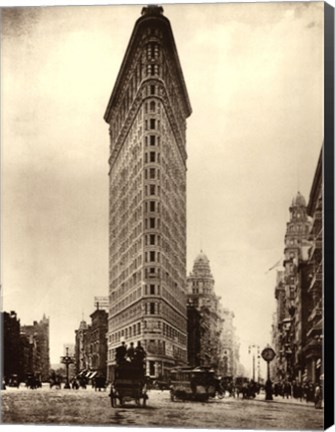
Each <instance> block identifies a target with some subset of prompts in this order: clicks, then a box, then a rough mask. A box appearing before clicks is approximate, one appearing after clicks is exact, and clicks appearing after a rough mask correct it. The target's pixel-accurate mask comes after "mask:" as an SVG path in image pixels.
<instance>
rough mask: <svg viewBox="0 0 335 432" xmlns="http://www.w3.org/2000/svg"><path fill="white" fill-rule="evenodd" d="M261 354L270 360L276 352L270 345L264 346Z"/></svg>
mask: <svg viewBox="0 0 335 432" xmlns="http://www.w3.org/2000/svg"><path fill="white" fill-rule="evenodd" d="M261 355H262V357H263V359H264V360H265V361H267V362H270V361H272V360H273V359H274V358H275V356H276V353H275V352H274V350H273V349H272V348H271V347H266V348H264V349H263V351H262V353H261Z"/></svg>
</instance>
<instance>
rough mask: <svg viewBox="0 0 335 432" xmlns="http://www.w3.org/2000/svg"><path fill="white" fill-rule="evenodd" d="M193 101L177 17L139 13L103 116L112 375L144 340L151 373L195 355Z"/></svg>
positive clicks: (157, 10)
mask: <svg viewBox="0 0 335 432" xmlns="http://www.w3.org/2000/svg"><path fill="white" fill-rule="evenodd" d="M190 114H191V106H190V102H189V98H188V94H187V90H186V86H185V81H184V77H183V73H182V69H181V65H180V62H179V58H178V54H177V49H176V45H175V41H174V37H173V33H172V29H171V25H170V22H169V20H168V19H167V18H166V17H165V16H164V15H163V8H162V7H159V6H147V7H144V8H143V9H142V15H141V17H140V18H139V19H138V20H137V21H136V23H135V27H134V30H133V33H132V35H131V38H130V41H129V44H128V47H127V50H126V53H125V56H124V59H123V61H122V64H121V68H120V71H119V74H118V76H117V79H116V83H115V86H114V89H113V91H112V95H111V97H110V100H109V103H108V106H107V109H106V112H105V115H104V119H105V121H106V122H107V123H108V124H109V132H110V158H109V168H110V170H109V204H110V206H109V318H108V359H107V364H108V376H109V378H110V377H111V376H112V374H113V366H114V364H115V349H116V347H117V346H119V345H120V342H121V340H123V339H124V340H125V341H126V343H127V345H128V346H129V344H130V342H134V344H135V345H136V343H137V341H141V343H142V345H143V346H144V348H145V350H146V352H147V358H146V368H147V374H148V375H150V376H152V377H158V376H162V375H163V376H164V375H165V373H166V371H167V370H168V369H169V368H171V367H173V366H174V365H176V364H185V363H186V362H187V352H186V347H187V340H186V339H187V322H186V321H187V318H186V317H187V315H186V159H187V154H186V119H187V117H189V116H190Z"/></svg>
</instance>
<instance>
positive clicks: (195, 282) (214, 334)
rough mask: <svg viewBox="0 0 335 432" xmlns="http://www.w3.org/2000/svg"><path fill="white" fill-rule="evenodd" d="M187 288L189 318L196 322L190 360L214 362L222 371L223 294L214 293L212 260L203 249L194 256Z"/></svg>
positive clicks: (205, 363) (194, 363)
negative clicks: (210, 263) (221, 299)
mask: <svg viewBox="0 0 335 432" xmlns="http://www.w3.org/2000/svg"><path fill="white" fill-rule="evenodd" d="M187 290H188V291H187V301H188V319H189V322H192V323H193V325H192V326H190V328H189V334H188V338H189V344H188V356H189V363H190V364H191V365H192V366H211V367H214V368H215V369H217V370H219V371H220V369H221V362H222V343H221V339H220V335H221V332H222V317H221V315H220V310H221V307H220V297H218V296H217V295H216V294H215V291H214V278H213V275H212V272H211V269H210V265H209V260H208V258H207V256H206V255H205V254H204V253H203V252H202V251H201V252H200V254H199V255H198V256H197V258H196V259H195V261H194V264H193V270H192V272H191V273H190V275H189V276H188V278H187ZM196 311H197V312H198V315H197V313H196ZM198 335H199V336H200V341H199V337H198Z"/></svg>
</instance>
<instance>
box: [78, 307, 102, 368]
mask: <svg viewBox="0 0 335 432" xmlns="http://www.w3.org/2000/svg"><path fill="white" fill-rule="evenodd" d="M90 318H91V324H89V325H88V324H87V323H86V321H84V320H82V321H81V322H80V325H79V328H78V329H77V330H75V335H76V337H75V341H76V343H75V347H74V361H75V372H76V374H79V373H81V372H83V371H92V372H96V373H98V374H99V375H100V376H104V377H106V375H107V329H108V313H107V312H106V311H105V309H100V308H99V307H97V308H96V310H95V311H94V312H93V313H92V314H91V315H90Z"/></svg>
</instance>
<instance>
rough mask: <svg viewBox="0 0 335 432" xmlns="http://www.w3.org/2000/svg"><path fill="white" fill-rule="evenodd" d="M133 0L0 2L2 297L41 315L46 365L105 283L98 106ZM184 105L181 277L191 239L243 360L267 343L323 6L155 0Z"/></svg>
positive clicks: (307, 164)
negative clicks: (169, 38) (184, 92)
mask: <svg viewBox="0 0 335 432" xmlns="http://www.w3.org/2000/svg"><path fill="white" fill-rule="evenodd" d="M141 7H142V6H128V7H126V6H118V7H117V6H100V7H98V6H91V7H57V8H23V9H21V10H11V11H4V12H3V14H2V19H3V29H2V37H3V41H2V57H1V60H2V65H1V66H2V88H1V112H2V136H1V138H2V285H3V292H4V298H3V309H4V310H7V311H8V310H15V311H16V312H17V313H18V316H19V318H20V320H21V324H31V323H32V322H33V321H34V320H40V319H41V318H42V316H43V313H45V314H46V315H47V316H48V317H50V344H51V362H52V363H57V362H59V357H60V356H61V355H62V354H63V344H65V343H74V331H75V329H76V328H78V326H79V323H80V320H81V319H82V316H84V318H85V319H86V320H87V321H89V320H90V319H89V315H90V314H91V313H92V312H93V310H94V308H93V297H94V296H95V295H107V294H108V157H109V154H108V149H109V136H108V125H107V124H106V123H105V122H104V120H103V114H104V111H105V108H106V106H107V103H108V100H109V97H110V94H111V92H112V89H113V86H114V83H115V79H116V76H117V73H118V71H119V68H120V65H121V62H122V59H123V56H124V53H125V50H126V48H127V45H128V41H129V38H130V35H131V32H132V30H133V27H134V23H135V21H136V19H137V18H138V17H139V16H140V12H141ZM164 11H165V12H164V13H165V16H166V17H168V19H169V20H170V22H171V25H172V29H173V33H174V36H175V41H176V45H177V49H178V53H179V57H180V62H181V65H182V69H183V72H184V77H185V81H186V86H187V89H188V92H189V97H190V101H191V105H192V108H193V113H192V115H191V117H190V118H189V120H188V123H187V152H188V162H187V166H188V172H187V181H188V188H187V209H188V217H187V232H188V239H187V246H188V247H187V249H188V269H187V272H188V273H189V272H190V271H191V269H192V266H193V261H194V259H195V257H196V256H197V254H198V253H199V251H200V249H203V251H204V252H205V253H206V255H207V256H208V258H209V260H210V265H211V269H212V273H213V276H214V278H215V287H216V292H217V294H218V295H220V296H221V297H222V304H223V306H224V307H228V308H230V309H232V310H233V311H234V312H235V324H236V328H237V333H238V336H239V337H240V340H241V359H242V361H243V363H244V364H245V366H246V367H247V368H250V366H251V359H250V358H249V357H248V353H247V350H248V345H249V344H259V345H260V346H261V348H263V347H264V346H265V345H266V344H267V343H270V342H271V334H270V330H271V320H272V313H273V311H274V309H275V299H274V286H275V280H276V270H273V271H270V272H267V270H268V269H269V268H270V267H271V266H272V265H273V264H275V263H276V262H277V261H278V260H279V259H281V258H282V255H283V248H284V235H285V229H286V222H287V221H288V218H289V212H288V207H289V206H290V204H291V201H292V198H293V196H294V195H296V193H297V191H298V190H300V191H301V193H302V194H303V195H304V196H305V197H306V199H307V200H308V197H309V192H310V187H311V183H312V180H313V175H314V171H315V168H316V164H317V159H318V156H319V153H320V149H321V144H322V139H323V66H322V65H323V3H322V2H321V3H288V2H285V3H278V4H276V3H264V4H262V3H258V4H256V3H246V4H212V5H201V4H199V5H164Z"/></svg>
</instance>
